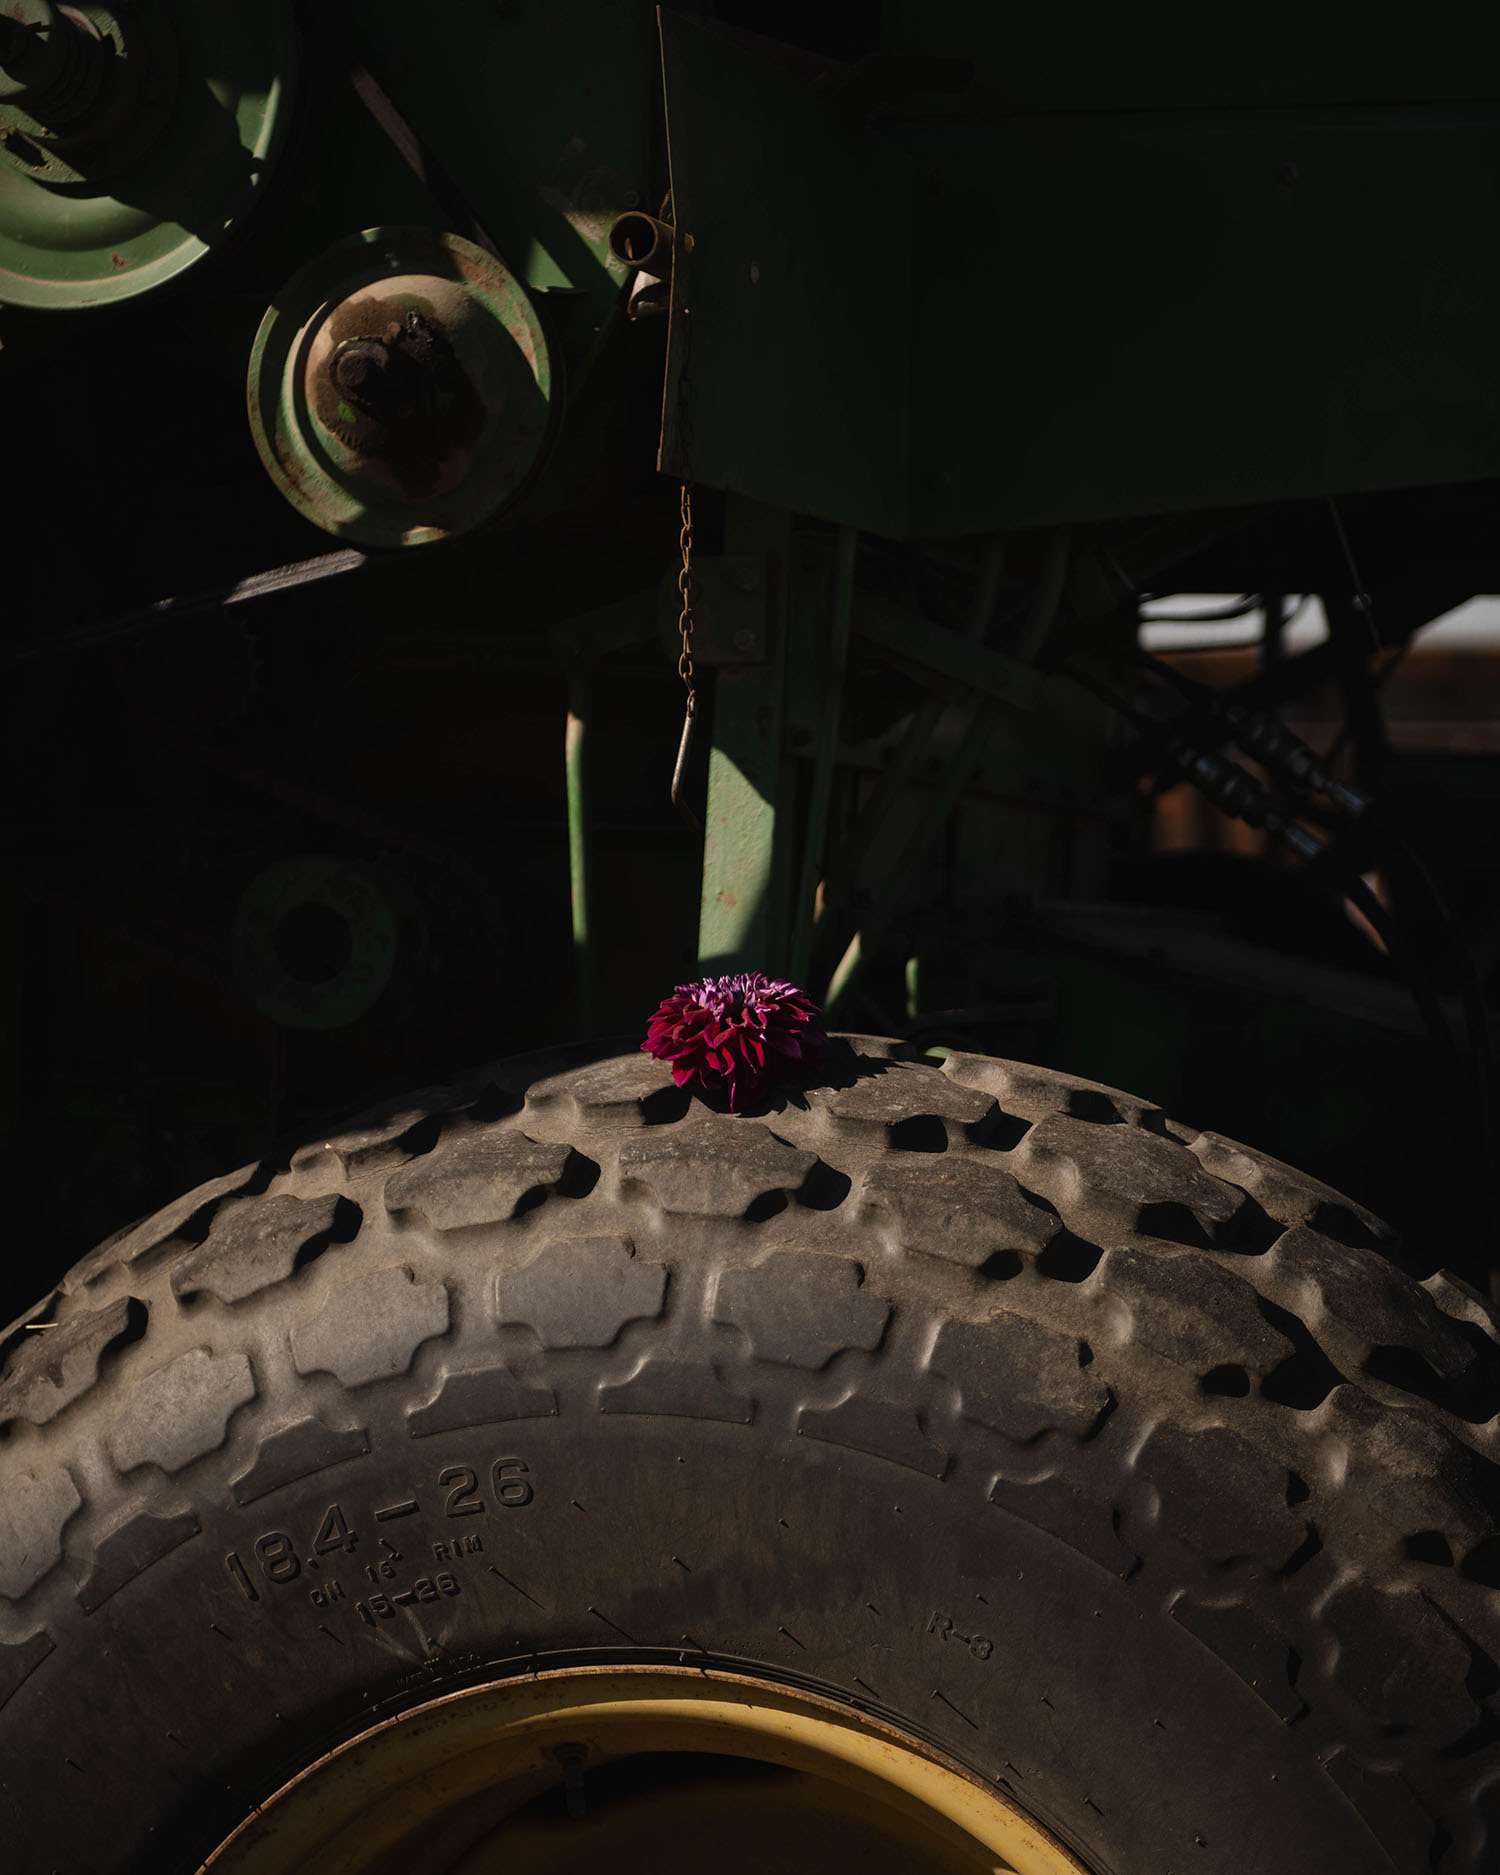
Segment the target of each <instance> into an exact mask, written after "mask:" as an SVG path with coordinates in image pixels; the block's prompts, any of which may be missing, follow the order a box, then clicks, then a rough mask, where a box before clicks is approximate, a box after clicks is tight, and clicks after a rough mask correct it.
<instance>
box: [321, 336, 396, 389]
mask: <svg viewBox="0 0 1500 1875" xmlns="http://www.w3.org/2000/svg"><path fill="white" fill-rule="evenodd" d="M390 362H391V358H390V353H389V352H388V351H387V350H386V348H385V346H384V345H383V344H382V343H381V342H380V340H379V339H345V340H344V342H343V344H342V345H340V346H339V348H338V350H337V351H336V352H335V353H334V354H333V362H332V365H331V366H330V370H331V371H332V374H333V381H334V383H335V384H336V385H337V386H338V387H339V389H340V390H341V391H344V392H345V393H347V394H348V395H349V396H351V397H357V396H359V395H361V393H362V394H363V395H364V396H366V397H369V396H370V395H371V394H372V393H374V392H376V391H378V390H379V388H380V383H381V380H382V379H383V378H384V377H385V375H386V372H387V371H388V370H389V368H390Z"/></svg>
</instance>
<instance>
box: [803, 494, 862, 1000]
mask: <svg viewBox="0 0 1500 1875" xmlns="http://www.w3.org/2000/svg"><path fill="white" fill-rule="evenodd" d="M858 544H859V531H858V529H857V528H852V527H841V528H840V529H839V531H838V542H837V545H836V547H835V549H834V560H833V623H832V628H831V630H830V632H829V636H828V659H827V662H826V664H825V665H824V668H823V710H822V715H821V717H820V720H819V723H818V751H817V757H816V759H815V761H814V764H813V785H812V799H811V801H810V802H809V804H808V810H807V844H806V845H805V846H804V848H803V850H802V881H801V885H800V886H799V888H798V892H797V901H796V908H795V919H796V922H795V925H794V927H793V932H792V981H793V982H794V983H801V981H802V980H803V978H804V977H805V976H806V974H807V965H808V959H809V957H810V955H811V952H812V934H813V924H814V919H815V915H816V911H817V896H818V880H819V879H820V878H821V877H822V872H823V845H824V841H825V840H826V838H827V835H828V804H829V801H830V800H831V799H832V797H833V770H834V764H835V762H836V761H837V759H838V747H839V720H840V716H841V713H842V707H843V700H844V672H845V669H846V667H847V665H848V662H849V620H850V618H851V616H852V614H853V611H854V555H855V549H856V547H857V546H858Z"/></svg>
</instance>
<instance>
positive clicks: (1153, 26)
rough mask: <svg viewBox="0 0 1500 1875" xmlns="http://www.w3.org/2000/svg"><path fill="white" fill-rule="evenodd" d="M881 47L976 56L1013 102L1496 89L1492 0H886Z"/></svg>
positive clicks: (1321, 100) (1044, 107) (1222, 100)
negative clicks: (1209, 0) (1250, 0)
mask: <svg viewBox="0 0 1500 1875" xmlns="http://www.w3.org/2000/svg"><path fill="white" fill-rule="evenodd" d="M880 11H881V46H882V49H883V50H885V51H887V52H889V53H896V54H906V55H911V54H923V53H926V54H933V53H936V54H949V55H958V56H961V57H963V58H967V59H972V60H973V61H974V63H975V65H976V66H977V67H978V70H979V77H980V81H981V83H982V84H983V85H984V86H985V88H986V91H987V93H988V96H989V100H990V102H991V104H992V105H993V106H994V107H995V108H998V109H1003V110H1005V111H1010V112H1029V111H1060V110H1090V111H1094V110H1113V109H1117V108H1118V109H1130V110H1138V111H1146V110H1165V109H1172V108H1175V107H1178V106H1181V105H1191V106H1194V107H1198V108H1205V107H1207V108H1213V109H1225V110H1234V109H1238V108H1240V107H1242V106H1244V105H1247V104H1265V103H1267V102H1270V101H1273V100H1274V101H1276V102H1279V103H1285V104H1319V105H1321V104H1376V103H1385V102H1388V101H1389V100H1390V99H1392V98H1405V99H1408V100H1416V99H1424V98H1425V99H1431V98H1458V97H1484V96H1489V97H1494V96H1495V95H1496V84H1497V81H1500V10H1497V9H1496V7H1495V6H1494V4H1493V0H1428V4H1427V5H1425V6H1423V7H1422V8H1421V9H1420V11H1418V10H1417V9H1414V8H1413V7H1412V6H1411V5H1410V4H1409V0H1256V4H1255V5H1254V6H1253V7H1250V6H1247V7H1208V6H1205V5H1204V4H1203V0H1149V4H1148V5H1136V6H1122V5H1115V6H1101V5H1100V4H1099V0H1030V3H1029V4H1027V3H1025V0H883V4H882V6H881V10H880Z"/></svg>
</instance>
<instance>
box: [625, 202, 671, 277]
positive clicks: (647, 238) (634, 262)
mask: <svg viewBox="0 0 1500 1875" xmlns="http://www.w3.org/2000/svg"><path fill="white" fill-rule="evenodd" d="M675 238H676V237H675V235H674V232H673V229H672V226H671V224H670V223H669V222H665V221H658V220H657V219H656V217H655V216H654V215H645V214H642V213H641V211H640V210H639V209H638V208H632V209H630V210H628V211H627V212H626V213H625V214H623V215H621V216H620V218H619V220H618V221H617V222H616V223H615V225H614V226H613V227H612V228H611V229H610V231H609V251H610V253H611V254H613V255H614V257H615V259H616V260H623V261H624V262H625V264H626V266H627V267H636V268H639V269H640V271H641V272H642V273H649V274H651V275H653V276H654V277H655V278H656V279H658V280H665V279H667V278H668V276H669V275H670V274H671V271H672V247H673V243H674V241H675Z"/></svg>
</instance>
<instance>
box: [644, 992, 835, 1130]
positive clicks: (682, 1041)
mask: <svg viewBox="0 0 1500 1875" xmlns="http://www.w3.org/2000/svg"><path fill="white" fill-rule="evenodd" d="M821 1013H822V1012H821V1011H820V1010H819V1009H818V1007H817V1006H816V1004H814V1003H813V1002H811V1001H810V1000H809V999H808V998H807V997H806V996H804V995H803V994H802V992H801V990H799V989H796V988H794V987H793V986H792V985H791V984H790V983H773V982H771V980H770V979H769V978H767V977H763V976H762V975H761V973H760V972H759V971H758V970H751V971H749V972H747V973H746V974H745V975H744V976H738V977H705V978H704V979H703V981H702V982H701V983H684V984H679V985H678V987H677V988H676V989H675V990H673V992H672V994H671V995H670V996H669V997H667V999H666V1001H665V1002H664V1003H663V1004H662V1006H661V1008H660V1009H658V1010H657V1012H656V1014H655V1015H654V1016H653V1017H652V1018H651V1026H650V1027H649V1028H648V1029H647V1031H646V1039H645V1041H643V1042H642V1043H641V1047H642V1049H643V1050H644V1051H645V1052H646V1053H647V1054H648V1055H655V1056H656V1057H657V1058H658V1060H661V1061H670V1062H671V1064H672V1079H673V1080H674V1081H675V1082H676V1083H677V1085H678V1086H679V1087H687V1086H689V1085H690V1084H692V1083H693V1082H695V1081H696V1082H697V1083H698V1084H699V1085H700V1086H703V1087H725V1088H727V1089H728V1090H729V1109H730V1112H731V1113H732V1112H734V1111H735V1110H736V1109H737V1108H739V1107H743V1106H746V1105H748V1104H749V1103H751V1102H752V1101H756V1100H759V1099H760V1097H761V1095H762V1094H764V1093H765V1092H766V1090H767V1088H769V1087H770V1086H771V1085H772V1084H773V1083H774V1082H776V1081H787V1080H790V1079H791V1078H792V1076H793V1075H796V1074H800V1073H801V1072H802V1071H803V1069H804V1068H809V1067H811V1066H812V1064H813V1063H814V1062H815V1061H816V1060H817V1058H818V1056H819V1055H820V1054H821V1052H822V1050H823V1045H824V1043H825V1042H826V1041H827V1040H828V1037H827V1036H826V1035H825V1034H824V1033H823V1030H822V1027H821V1024H820V1020H819V1018H820V1016H821Z"/></svg>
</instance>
